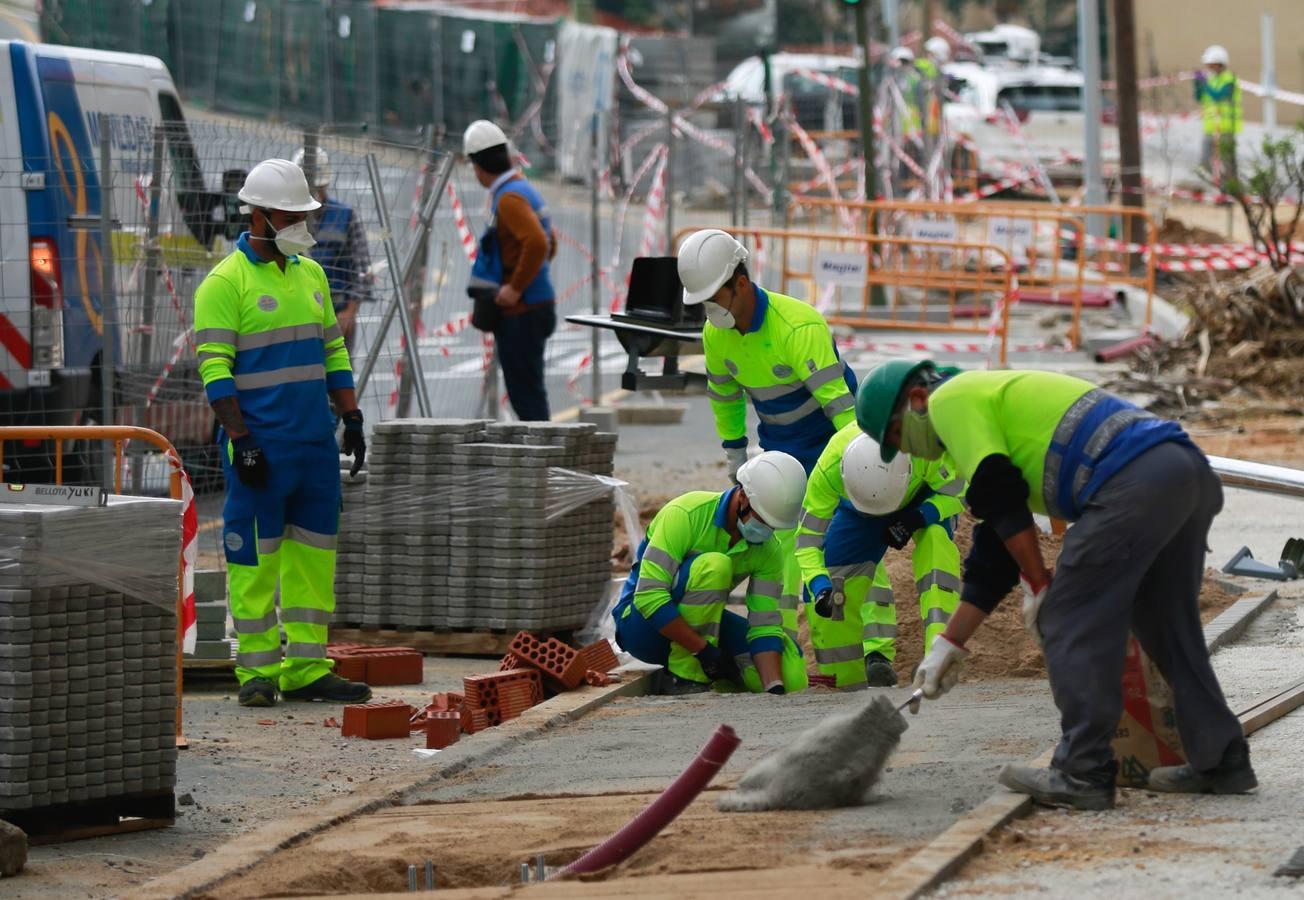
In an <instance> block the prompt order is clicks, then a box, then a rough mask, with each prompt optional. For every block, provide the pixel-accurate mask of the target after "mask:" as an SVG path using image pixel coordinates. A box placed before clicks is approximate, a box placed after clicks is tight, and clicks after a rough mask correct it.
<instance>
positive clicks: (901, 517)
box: [883, 506, 928, 550]
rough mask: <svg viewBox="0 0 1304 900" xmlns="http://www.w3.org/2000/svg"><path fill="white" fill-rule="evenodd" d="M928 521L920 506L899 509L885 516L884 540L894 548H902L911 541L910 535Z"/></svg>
mask: <svg viewBox="0 0 1304 900" xmlns="http://www.w3.org/2000/svg"><path fill="white" fill-rule="evenodd" d="M927 524H928V523H927V522H926V521H924V514H923V513H922V512H920V511H919V507H917V506H915V507H911V508H908V509H898V510H897V511H896V512H894V513H891V514H890V515H887V516H884V517H883V542H884V543H885V544H887V545H888V546H889V547H891V548H892V549H893V550H900V549H902V548H903V547H905V545H906V544H908V543H910V536H911V535H912V534H914V533H915V532H916V531H918V530H919V529H921V528H923V527H924V526H925V525H927Z"/></svg>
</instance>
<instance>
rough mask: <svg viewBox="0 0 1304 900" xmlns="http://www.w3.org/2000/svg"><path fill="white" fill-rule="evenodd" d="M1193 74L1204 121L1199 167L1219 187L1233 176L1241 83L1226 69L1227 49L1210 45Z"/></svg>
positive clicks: (1234, 171)
mask: <svg viewBox="0 0 1304 900" xmlns="http://www.w3.org/2000/svg"><path fill="white" fill-rule="evenodd" d="M1200 63H1201V64H1202V65H1203V66H1204V67H1205V68H1204V70H1203V71H1200V72H1197V73H1196V74H1195V100H1196V102H1197V103H1199V104H1200V112H1201V114H1202V117H1203V119H1204V146H1203V151H1202V153H1201V157H1200V159H1201V163H1200V164H1201V165H1202V166H1203V167H1204V170H1205V172H1207V173H1209V174H1210V176H1211V177H1214V178H1215V180H1216V182H1217V183H1218V184H1220V185H1221V184H1223V183H1225V182H1226V181H1228V180H1229V179H1232V178H1235V177H1236V135H1238V134H1240V133H1241V119H1242V115H1241V83H1240V81H1239V80H1238V79H1237V77H1236V76H1235V75H1234V74H1233V73H1232V72H1231V70H1230V69H1228V68H1227V66H1228V65H1230V59H1229V57H1228V55H1227V48H1226V47H1223V46H1220V45H1219V44H1213V45H1212V46H1210V47H1207V48H1205V51H1204V55H1203V56H1201V57H1200Z"/></svg>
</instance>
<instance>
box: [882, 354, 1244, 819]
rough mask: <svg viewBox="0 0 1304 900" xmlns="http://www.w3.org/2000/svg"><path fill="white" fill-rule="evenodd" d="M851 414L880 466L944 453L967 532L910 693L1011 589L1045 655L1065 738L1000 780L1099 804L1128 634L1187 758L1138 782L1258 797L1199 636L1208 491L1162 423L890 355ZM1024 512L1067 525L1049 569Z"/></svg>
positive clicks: (1124, 407)
mask: <svg viewBox="0 0 1304 900" xmlns="http://www.w3.org/2000/svg"><path fill="white" fill-rule="evenodd" d="M856 415H857V419H858V420H859V422H860V425H861V427H862V428H864V430H865V432H866V433H867V434H869V435H870V436H871V437H874V438H875V439H878V440H880V442H881V443H882V457H883V459H884V460H885V461H888V462H890V461H891V460H892V459H893V458H894V457H895V456H896V454H897V451H898V450H902V451H904V452H906V453H909V454H910V455H911V456H915V457H923V458H924V459H940V458H941V457H942V455H943V453H949V454H950V455H951V456H952V457H953V458H954V459H955V462H956V464H957V465H958V466H959V469H960V472H961V474H963V475H964V476H965V477H966V478H967V479H968V481H969V490H968V500H969V506H970V509H971V511H972V512H973V514H974V515H975V516H976V517H977V518H978V519H980V520H981V524H979V525H978V527H977V528H976V529H975V531H974V538H973V547H972V549H971V550H970V553H969V556H968V558H967V560H966V562H965V570H964V586H963V588H962V591H961V600H960V605H959V607H958V608H957V609H956V612H955V614H954V615H953V616H951V621H950V622H949V623H947V626H946V631H945V632H944V633H943V634H942V635H941V636H940V637H938V638H937V640H936V641H934V643H933V648H932V650H931V651H930V652H929V654H928V656H927V657H925V658H924V661H923V662H922V663H921V664H920V666H919V669H918V671H917V673H916V675H915V685H916V686H917V687H922V688H923V690H924V694H925V696H927V697H937V696H939V695H940V694H942V693H945V692H946V691H947V690H949V689H950V688H951V687H952V686H954V684H955V682H956V680H957V679H958V677H959V672H960V668H961V665H962V663H963V661H964V659H965V657H966V656H968V651H967V650H966V649H965V642H966V641H968V639H969V637H970V636H971V635H972V634H973V633H974V631H975V629H977V628H978V626H979V625H981V624H982V622H983V620H984V619H985V618H986V617H987V615H988V614H989V613H990V612H991V611H992V609H994V608H995V606H996V604H997V603H998V602H999V601H1000V599H1001V598H1002V597H1003V596H1004V595H1005V594H1006V593H1007V592H1008V591H1009V590H1010V589H1011V588H1012V587H1013V586H1014V585H1015V584H1016V582H1017V581H1018V580H1019V579H1020V577H1022V579H1023V584H1024V592H1025V599H1024V603H1023V620H1024V625H1025V626H1026V627H1027V629H1028V631H1029V633H1030V634H1031V635H1032V637H1033V638H1034V639H1036V640H1037V641H1038V642H1040V643H1041V644H1042V647H1043V649H1044V652H1045V654H1046V670H1047V673H1048V674H1049V676H1050V685H1051V691H1052V692H1053V694H1054V697H1055V705H1056V706H1057V707H1059V711H1060V717H1061V723H1062V728H1063V734H1062V736H1061V738H1060V742H1059V746H1058V747H1057V748H1056V750H1055V756H1054V758H1053V759H1052V761H1051V765H1050V768H1048V769H1033V768H1025V767H1018V766H1010V767H1007V768H1006V769H1005V771H1004V772H1003V773H1002V774H1001V783H1002V784H1004V785H1006V786H1007V787H1010V788H1012V789H1013V790H1016V791H1019V792H1021V793H1025V794H1029V795H1030V796H1031V797H1032V798H1033V799H1034V800H1036V801H1037V802H1039V803H1044V804H1047V805H1052V806H1070V807H1076V808H1078V809H1109V808H1112V807H1113V805H1114V777H1115V773H1116V771H1117V768H1118V766H1117V763H1116V762H1115V759H1114V754H1113V750H1112V749H1111V746H1110V741H1111V740H1112V738H1113V737H1114V732H1115V729H1116V728H1117V726H1118V722H1119V716H1120V714H1121V713H1122V710H1123V695H1122V677H1123V663H1124V657H1125V654H1126V651H1127V639H1128V631H1129V629H1130V630H1131V632H1132V633H1133V634H1135V635H1136V638H1137V640H1138V641H1139V642H1140V644H1141V647H1142V649H1144V650H1145V652H1146V653H1147V654H1149V655H1150V657H1151V659H1153V660H1154V661H1155V663H1156V665H1158V667H1159V670H1160V671H1161V672H1162V673H1163V675H1164V677H1165V678H1166V679H1167V680H1168V683H1169V684H1170V685H1171V686H1172V689H1173V698H1174V705H1175V706H1176V712H1177V729H1178V732H1179V733H1180V735H1181V738H1182V747H1183V749H1184V751H1185V753H1186V756H1187V759H1188V760H1189V763H1188V764H1186V765H1182V766H1165V767H1161V768H1156V769H1154V770H1152V771H1151V772H1150V776H1149V788H1150V789H1151V790H1157V791H1189V792H1210V791H1212V792H1215V793H1220V794H1230V793H1244V792H1246V791H1249V790H1252V789H1253V788H1254V787H1256V786H1257V781H1256V780H1255V777H1254V770H1253V768H1252V767H1251V766H1250V751H1249V745H1248V744H1247V743H1246V741H1245V737H1244V735H1243V733H1242V730H1241V725H1240V722H1238V721H1237V719H1236V716H1235V715H1234V714H1233V713H1232V712H1231V710H1229V709H1228V708H1227V703H1226V701H1225V700H1224V699H1223V695H1222V691H1221V689H1220V688H1219V686H1218V679H1217V678H1216V677H1215V675H1214V672H1213V667H1212V666H1211V665H1210V663H1209V651H1208V650H1207V649H1206V647H1205V643H1204V636H1203V632H1202V629H1201V626H1200V613H1199V606H1198V598H1199V593H1200V582H1201V578H1202V577H1203V573H1204V554H1205V539H1206V538H1207V537H1208V534H1209V526H1210V523H1212V521H1213V517H1214V516H1215V515H1216V514H1217V513H1218V511H1219V510H1220V509H1222V486H1221V485H1220V483H1219V481H1218V477H1217V476H1216V475H1214V473H1213V471H1212V470H1211V469H1210V468H1209V463H1208V461H1207V460H1206V459H1205V458H1204V455H1203V454H1202V453H1201V452H1200V451H1199V450H1198V449H1197V448H1196V447H1195V445H1194V444H1192V443H1191V440H1190V438H1188V437H1187V436H1186V434H1185V432H1183V431H1182V429H1181V427H1180V426H1179V425H1178V424H1177V423H1176V422H1172V421H1169V420H1167V419H1161V418H1158V417H1157V416H1154V415H1151V414H1150V413H1147V412H1145V411H1143V410H1141V409H1138V408H1137V407H1135V406H1133V405H1132V404H1131V403H1128V402H1127V401H1125V400H1122V399H1120V398H1119V397H1116V396H1114V395H1113V394H1111V393H1109V392H1107V391H1104V390H1100V389H1099V388H1096V387H1094V386H1093V385H1091V384H1090V383H1088V382H1086V381H1082V380H1080V379H1077V378H1073V377H1070V376H1068V375H1061V374H1057V373H1051V372H1031V371H1029V372H964V373H961V374H959V375H955V376H953V377H950V378H947V379H942V378H941V377H940V376H939V375H938V373H937V370H936V369H935V368H934V366H933V364H932V363H930V362H920V363H911V362H909V361H904V360H901V361H893V362H888V363H884V364H883V365H881V366H879V367H878V368H876V369H875V370H874V371H873V372H871V373H870V375H869V378H868V379H866V381H865V384H864V386H863V387H862V388H861V390H860V394H859V396H858V398H857V402H856ZM1159 510H1162V514H1157V511H1159ZM1034 512H1038V513H1045V514H1046V515H1049V516H1053V517H1056V518H1060V519H1066V520H1068V521H1071V522H1075V523H1076V524H1074V525H1073V526H1072V527H1071V528H1070V529H1069V530H1068V532H1067V534H1066V535H1065V537H1064V546H1063V549H1062V550H1061V551H1060V555H1059V560H1058V562H1057V566H1058V568H1057V569H1056V570H1055V571H1054V572H1052V571H1051V569H1050V568H1049V567H1048V566H1047V565H1046V562H1045V560H1044V559H1043V558H1042V555H1041V550H1040V548H1039V546H1038V544H1037V528H1036V525H1035V524H1034V523H1033V519H1032V514H1033V513H1034Z"/></svg>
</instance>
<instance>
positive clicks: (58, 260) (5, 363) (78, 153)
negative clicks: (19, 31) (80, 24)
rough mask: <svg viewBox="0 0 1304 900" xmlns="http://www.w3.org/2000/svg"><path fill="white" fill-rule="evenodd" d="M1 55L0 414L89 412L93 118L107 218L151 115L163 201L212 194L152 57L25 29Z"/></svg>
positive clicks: (132, 195) (95, 184) (204, 199)
mask: <svg viewBox="0 0 1304 900" xmlns="http://www.w3.org/2000/svg"><path fill="white" fill-rule="evenodd" d="M0 54H2V58H0V424H4V425H61V424H76V423H79V422H81V421H82V420H83V419H82V414H83V413H84V412H87V411H89V412H90V414H91V416H92V417H94V418H98V415H96V414H95V410H96V409H97V407H98V400H97V399H96V394H97V390H98V384H99V374H98V367H99V361H100V354H101V348H102V334H103V323H102V320H101V305H100V301H101V296H100V295H101V268H100V267H101V266H102V265H104V264H105V263H106V262H107V261H109V260H110V259H111V257H112V251H111V250H110V251H109V252H108V253H106V252H105V248H104V247H103V246H102V243H101V237H100V231H99V226H98V221H97V220H98V218H99V212H100V208H101V194H100V181H101V179H100V177H99V173H98V168H99V166H98V162H99V158H100V155H99V154H100V131H101V126H102V123H104V124H106V125H107V127H108V128H109V130H110V131H109V133H110V135H111V139H112V154H113V157H114V159H115V163H114V166H113V168H114V170H115V172H116V173H118V176H117V177H116V178H115V181H114V184H115V186H116V187H115V191H114V197H113V209H114V218H115V219H117V220H119V221H121V220H122V219H123V215H122V213H123V212H124V211H128V210H135V209H136V207H135V204H138V203H139V202H140V198H139V197H138V195H137V192H136V181H135V179H134V178H131V177H121V176H122V174H123V173H124V172H125V173H127V174H128V175H130V174H132V173H133V169H132V167H133V166H134V167H136V169H140V170H141V171H139V172H137V173H136V174H143V175H148V174H149V169H148V161H149V159H150V158H151V156H152V149H153V139H154V137H153V135H154V128H155V126H156V125H157V124H158V123H165V124H167V125H168V126H169V127H168V129H167V135H168V136H167V143H168V156H169V157H170V160H169V172H170V177H171V181H172V184H173V185H174V186H175V187H176V190H174V191H169V192H168V194H169V199H168V201H167V202H169V203H176V202H179V203H180V204H181V205H182V206H184V207H188V208H189V207H195V208H194V209H193V210H191V209H187V214H186V215H185V216H184V219H185V220H190V219H191V218H194V219H195V220H200V219H203V218H205V217H207V214H208V210H207V209H203V210H201V209H200V207H205V206H207V205H209V204H211V203H212V202H213V198H214V195H210V194H206V193H205V192H204V185H203V176H202V173H201V172H200V170H199V166H198V163H197V161H196V157H195V153H194V149H193V147H191V146H190V138H189V134H188V132H187V130H186V126H185V122H184V119H183V117H182V112H181V104H180V103H179V102H178V99H177V91H176V87H175V86H174V85H173V83H172V76H171V75H170V74H169V73H168V70H167V67H166V66H164V65H163V63H162V62H161V61H160V60H158V59H156V58H154V57H151V56H138V55H135V54H128V53H107V52H103V51H98V50H88V49H83V48H79V47H63V46H55V45H49V44H32V43H26V42H23V41H0ZM142 161H143V164H142ZM138 219H139V217H136V219H135V221H138ZM174 221H181V219H174ZM192 227H193V226H192ZM196 237H199V236H198V235H196ZM200 240H201V242H203V243H207V241H206V240H204V238H202V237H201V238H200ZM5 462H6V466H7V467H8V466H10V465H11V458H10V454H9V453H6V457H5Z"/></svg>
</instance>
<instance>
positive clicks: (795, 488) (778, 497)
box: [737, 450, 806, 531]
mask: <svg viewBox="0 0 1304 900" xmlns="http://www.w3.org/2000/svg"><path fill="white" fill-rule="evenodd" d="M737 477H738V483H739V484H740V485H742V489H743V490H744V491H746V492H747V502H748V503H750V504H751V505H752V509H754V510H756V512H757V514H758V515H760V517H761V518H762V519H764V520H765V524H766V525H769V526H770V527H771V528H774V529H776V530H779V531H784V530H786V529H788V528H796V527H797V516H798V515H799V514H800V513H801V501H802V498H804V497H805V496H806V470H805V469H803V468H802V467H801V463H799V462H797V460H796V458H795V457H792V456H789V455H788V454H786V453H780V452H779V451H778V450H767V451H765V452H764V453H762V454H760V455H759V456H753V457H752V458H751V459H749V460H747V462H745V463H743V464H742V465H741V466H739V467H738V476H737Z"/></svg>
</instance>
